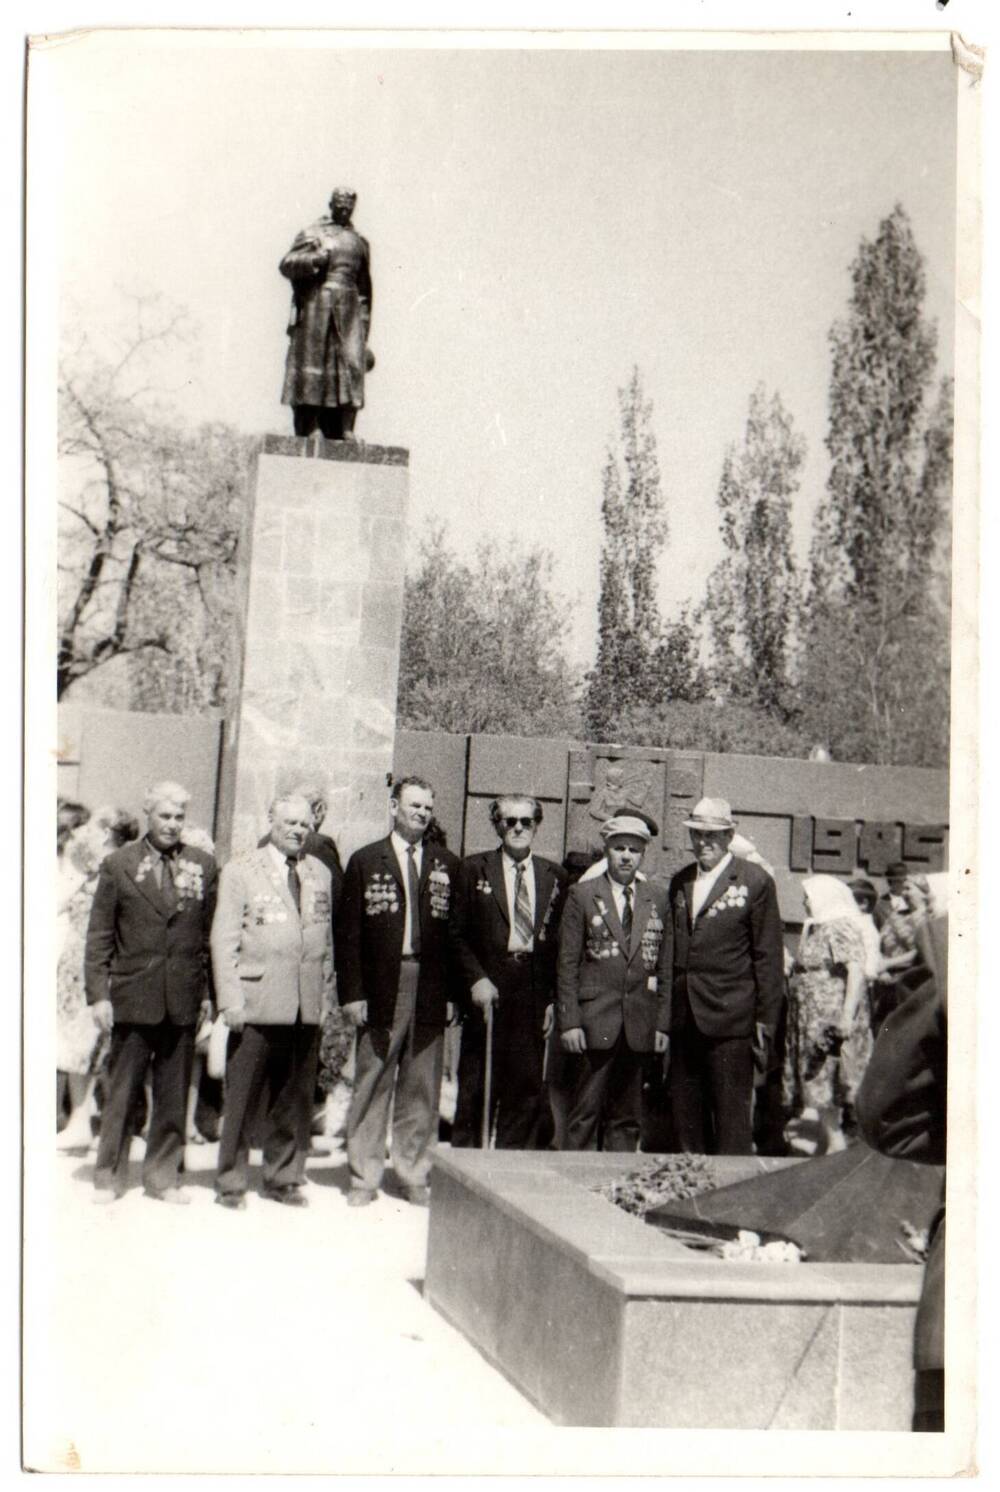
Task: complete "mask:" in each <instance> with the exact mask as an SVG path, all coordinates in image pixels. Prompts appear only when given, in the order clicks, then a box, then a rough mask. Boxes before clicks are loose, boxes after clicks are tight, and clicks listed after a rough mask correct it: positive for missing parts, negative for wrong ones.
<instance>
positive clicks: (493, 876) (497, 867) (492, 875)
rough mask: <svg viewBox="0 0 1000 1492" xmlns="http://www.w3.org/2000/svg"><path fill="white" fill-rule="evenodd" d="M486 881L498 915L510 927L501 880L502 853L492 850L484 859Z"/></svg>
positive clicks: (503, 886) (504, 890)
mask: <svg viewBox="0 0 1000 1492" xmlns="http://www.w3.org/2000/svg"><path fill="white" fill-rule="evenodd" d="M486 879H487V880H488V881H489V883H490V886H491V888H492V890H493V900H494V901H495V902H496V904H497V907H498V908H499V911H500V915H501V917H502V918H503V920H504V921H505V922H506V924H507V926H508V927H510V910H509V908H508V906H507V887H506V885H505V884H504V878H503V851H502V850H494V851H493V853H492V854H490V855H487V857H486Z"/></svg>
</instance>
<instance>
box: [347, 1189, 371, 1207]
mask: <svg viewBox="0 0 1000 1492" xmlns="http://www.w3.org/2000/svg"><path fill="white" fill-rule="evenodd" d="M377 1196H378V1192H373V1191H371V1190H369V1188H368V1187H367V1186H352V1187H351V1190H350V1191H349V1192H348V1193H347V1205H348V1207H367V1206H368V1204H369V1202H374V1200H375V1198H376V1197H377Z"/></svg>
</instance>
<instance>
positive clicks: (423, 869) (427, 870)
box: [417, 844, 434, 897]
mask: <svg viewBox="0 0 1000 1492" xmlns="http://www.w3.org/2000/svg"><path fill="white" fill-rule="evenodd" d="M433 865H434V851H433V850H432V849H431V847H430V845H426V844H425V845H421V847H420V875H419V877H418V878H417V889H418V891H419V892H420V895H421V897H422V896H423V894H424V892H425V891H426V890H427V882H428V881H429V880H430V878H431V869H432V867H433Z"/></svg>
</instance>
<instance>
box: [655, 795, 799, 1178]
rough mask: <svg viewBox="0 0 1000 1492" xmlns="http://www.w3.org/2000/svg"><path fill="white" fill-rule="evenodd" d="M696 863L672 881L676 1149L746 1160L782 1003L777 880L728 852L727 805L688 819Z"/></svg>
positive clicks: (709, 802)
mask: <svg viewBox="0 0 1000 1492" xmlns="http://www.w3.org/2000/svg"><path fill="white" fill-rule="evenodd" d="M685 826H686V828H687V829H688V830H689V831H690V835H691V847H692V849H693V850H694V855H695V863H694V864H693V865H688V866H685V868H684V869H683V870H681V871H678V873H677V875H675V876H674V878H673V880H672V881H671V883H670V912H671V920H672V924H673V997H672V1005H671V1019H670V1033H671V1037H672V1040H671V1053H670V1062H671V1066H670V1107H671V1113H672V1116H673V1123H674V1133H675V1140H676V1144H677V1148H678V1150H681V1151H691V1152H693V1153H696V1154H701V1155H706V1154H717V1155H750V1154H751V1153H752V1149H753V1141H752V1130H751V1103H752V1096H753V1075H754V1066H755V1065H756V1066H757V1067H759V1068H760V1070H761V1071H764V1070H765V1069H766V1066H767V1059H768V1052H769V1048H770V1045H771V1042H772V1040H773V1037H774V1031H775V1028H776V1026H777V1023H778V1017H779V1015H780V1013H781V1002H782V999H783V996H784V960H783V945H782V936H781V914H780V912H779V910H778V895H777V891H776V889H775V885H774V881H773V880H772V879H771V877H770V876H769V875H768V874H767V872H766V871H765V870H763V869H762V868H761V867H760V866H759V865H755V864H753V863H752V862H751V861H748V860H739V859H737V858H736V857H735V856H734V855H733V853H732V850H731V848H730V845H731V841H732V838H733V833H734V831H735V828H736V822H735V820H734V818H733V816H732V812H731V810H730V807H729V804H728V803H727V802H726V801H725V799H723V798H702V799H701V801H700V802H699V803H697V804H696V805H695V809H694V812H693V813H692V815H691V817H690V818H689V819H686V820H685Z"/></svg>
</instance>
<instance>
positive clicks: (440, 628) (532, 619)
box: [397, 525, 580, 736]
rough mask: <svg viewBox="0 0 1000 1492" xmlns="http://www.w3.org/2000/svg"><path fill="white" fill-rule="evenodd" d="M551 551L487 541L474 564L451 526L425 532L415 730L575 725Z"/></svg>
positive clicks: (414, 621) (415, 610)
mask: <svg viewBox="0 0 1000 1492" xmlns="http://www.w3.org/2000/svg"><path fill="white" fill-rule="evenodd" d="M551 578H552V559H551V556H550V555H549V554H548V553H546V552H545V551H544V550H541V549H531V548H520V549H519V548H517V547H516V546H514V547H511V546H510V545H505V546H504V553H503V556H502V557H501V556H499V555H498V554H497V553H496V551H495V550H493V549H492V548H491V547H490V546H489V545H486V544H483V545H481V546H480V548H479V549H478V551H477V553H476V558H475V561H474V563H473V564H471V565H469V564H466V563H464V562H463V561H462V560H460V559H459V558H458V556H457V555H456V554H455V553H454V551H453V550H452V549H450V548H449V546H448V543H447V539H446V534H445V530H444V528H443V526H440V525H439V526H435V527H432V528H431V529H430V531H429V533H428V535H427V536H426V537H425V538H424V539H423V540H422V542H421V544H420V548H419V557H418V563H417V565H416V568H415V569H414V570H413V571H412V573H411V574H409V575H408V576H407V578H406V588H405V593H404V605H403V630H402V645H401V653H400V669H399V693H398V703H397V720H398V723H399V725H400V726H402V727H408V728H409V729H411V730H445V731H456V732H466V731H470V732H475V731H483V732H487V733H493V734H503V733H505V732H509V733H511V734H514V735H526V736H543V735H567V734H569V735H575V734H578V732H579V725H580V721H579V712H578V709H577V706H576V702H575V680H574V678H573V673H572V670H571V669H570V667H569V665H568V663H567V661H566V654H565V640H566V634H567V631H568V628H569V623H568V620H567V615H566V611H567V608H566V606H565V605H564V604H563V603H562V602H561V601H560V600H559V598H558V597H556V596H555V595H553V593H552V591H551V589H550V586H551Z"/></svg>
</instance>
